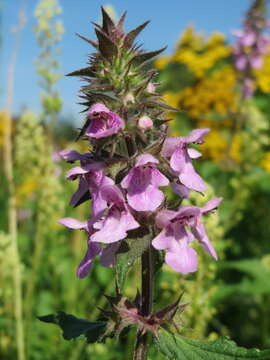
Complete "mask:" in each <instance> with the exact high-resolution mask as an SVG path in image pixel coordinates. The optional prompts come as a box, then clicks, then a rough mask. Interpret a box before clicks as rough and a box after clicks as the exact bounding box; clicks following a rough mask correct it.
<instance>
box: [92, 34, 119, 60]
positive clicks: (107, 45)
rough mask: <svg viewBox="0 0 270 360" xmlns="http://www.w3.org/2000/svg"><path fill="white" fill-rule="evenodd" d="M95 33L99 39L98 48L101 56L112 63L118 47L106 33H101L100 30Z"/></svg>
mask: <svg viewBox="0 0 270 360" xmlns="http://www.w3.org/2000/svg"><path fill="white" fill-rule="evenodd" d="M95 31H96V35H97V38H98V48H99V50H100V53H101V55H102V56H103V57H104V58H105V59H107V60H109V61H111V59H112V58H113V57H114V56H115V55H116V54H117V46H116V45H115V43H113V42H112V41H111V39H109V38H108V36H107V35H106V34H105V33H103V32H101V31H99V30H98V29H95Z"/></svg>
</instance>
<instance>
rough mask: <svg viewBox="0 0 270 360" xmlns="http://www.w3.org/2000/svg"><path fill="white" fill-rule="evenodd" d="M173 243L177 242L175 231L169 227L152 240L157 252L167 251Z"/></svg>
mask: <svg viewBox="0 0 270 360" xmlns="http://www.w3.org/2000/svg"><path fill="white" fill-rule="evenodd" d="M173 242H175V238H174V233H173V230H172V228H171V227H167V228H166V229H163V230H162V231H161V232H160V233H159V234H158V236H156V237H155V238H154V239H153V240H152V245H153V247H154V248H155V249H157V250H167V249H169V248H170V247H171V246H172V243H173Z"/></svg>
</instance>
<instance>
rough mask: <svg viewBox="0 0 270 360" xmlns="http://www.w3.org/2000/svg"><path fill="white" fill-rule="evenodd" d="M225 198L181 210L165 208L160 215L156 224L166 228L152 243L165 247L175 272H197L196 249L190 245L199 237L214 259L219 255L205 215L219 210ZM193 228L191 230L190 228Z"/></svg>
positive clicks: (167, 257) (160, 247) (163, 248)
mask: <svg viewBox="0 0 270 360" xmlns="http://www.w3.org/2000/svg"><path fill="white" fill-rule="evenodd" d="M221 201H222V198H216V199H213V200H211V201H209V202H208V203H207V204H206V205H205V206H204V207H202V208H199V207H196V206H185V207H180V208H179V210H178V211H172V210H162V211H160V212H159V213H158V215H157V216H156V225H157V227H158V228H160V229H162V231H161V233H160V234H159V235H158V236H156V237H155V238H154V239H153V241H152V245H153V247H154V248H155V249H157V250H165V251H166V255H165V262H166V263H167V264H168V265H169V266H170V267H171V268H172V269H173V270H175V271H177V272H180V273H183V274H188V273H191V272H195V271H197V266H198V264H197V263H198V261H197V254H196V251H195V250H194V249H192V248H190V247H189V244H190V243H191V242H192V241H193V240H194V239H195V238H196V239H197V240H198V241H199V242H200V244H201V245H202V247H203V248H204V250H205V251H206V252H208V253H209V254H210V255H211V256H212V257H213V258H214V259H217V254H216V252H215V249H214V248H213V246H212V244H211V243H210V240H209V239H208V236H207V234H206V231H205V228H204V225H203V223H202V221H201V217H202V215H203V214H205V213H208V212H210V211H212V210H214V209H216V208H217V207H218V205H219V203H220V202H221ZM189 230H190V231H189Z"/></svg>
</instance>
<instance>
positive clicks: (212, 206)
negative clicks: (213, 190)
mask: <svg viewBox="0 0 270 360" xmlns="http://www.w3.org/2000/svg"><path fill="white" fill-rule="evenodd" d="M222 200H223V198H222V197H219V198H215V199H212V200H210V201H208V202H207V203H206V204H205V205H204V207H202V208H201V212H202V214H205V213H208V212H210V211H212V210H215V209H216V208H217V207H218V206H219V204H220V203H221V201H222Z"/></svg>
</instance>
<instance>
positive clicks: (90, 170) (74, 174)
mask: <svg viewBox="0 0 270 360" xmlns="http://www.w3.org/2000/svg"><path fill="white" fill-rule="evenodd" d="M77 178H79V186H78V189H77V191H76V192H75V193H74V195H73V196H72V199H71V201H70V203H71V205H73V206H76V204H77V203H78V201H79V200H80V199H81V198H82V197H83V196H84V194H85V193H86V192H87V191H89V192H90V194H91V197H92V214H93V216H95V215H97V214H98V213H100V212H101V211H103V210H104V209H105V208H106V206H107V203H106V201H104V200H103V199H102V197H101V194H100V191H101V189H102V187H103V186H107V185H113V184H114V181H113V180H112V179H110V178H109V177H108V176H105V175H104V173H103V165H102V164H101V163H98V162H97V163H88V164H86V165H83V166H76V167H74V168H72V169H71V170H69V172H68V173H67V179H68V180H75V179H77Z"/></svg>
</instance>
